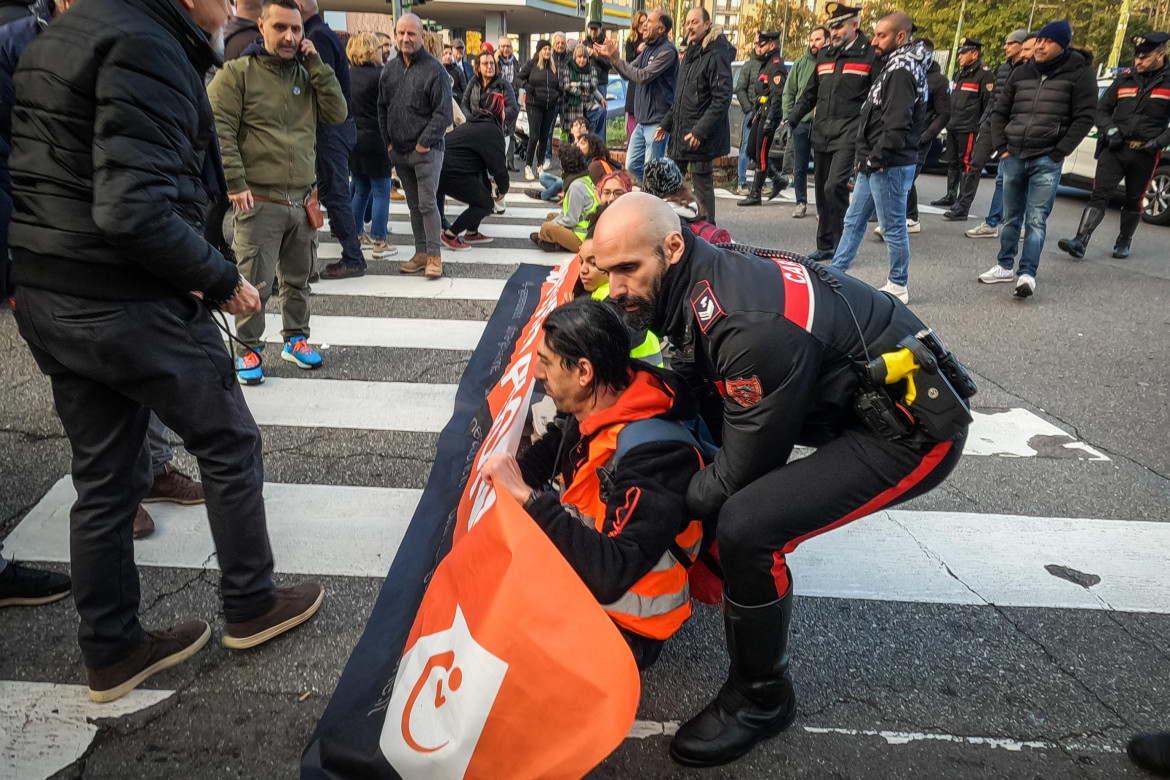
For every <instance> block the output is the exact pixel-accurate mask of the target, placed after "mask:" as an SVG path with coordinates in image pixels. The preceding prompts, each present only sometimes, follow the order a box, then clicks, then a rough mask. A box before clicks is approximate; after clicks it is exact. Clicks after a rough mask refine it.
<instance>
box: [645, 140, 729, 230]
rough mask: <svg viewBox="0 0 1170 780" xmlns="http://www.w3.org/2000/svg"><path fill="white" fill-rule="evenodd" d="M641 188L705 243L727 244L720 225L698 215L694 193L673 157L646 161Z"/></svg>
mask: <svg viewBox="0 0 1170 780" xmlns="http://www.w3.org/2000/svg"><path fill="white" fill-rule="evenodd" d="M642 185H643V186H642V189H643V190H644V191H646V192H648V193H650V194H651V195H654V196H655V197H658V198H662V200H664V201H666V202H667V203H669V204H670V208H671V209H672V210H673V211H674V213H675V214H678V216H679V219H681V220H682V221H683V223H684V224H686V225H687V226H688V227H690V229H691V232H692V233H694V234H695V235H696V236H698V237H699V238H701V239H703V240H704V241H706V242H707V243H708V244H730V243H731V234H730V233H728V232H727V231H726V230H724V229H723V228H721V227H716V226H715V225H712V224H711V223H710V222H706V221H704V220H701V219H699V218H698V216H699V204H698V201H697V200H696V199H695V193H693V192H691V188H690V187H688V186H687V185H686V182H684V181H683V177H682V172H681V171H680V170H679V168H678V165H677V164H676V163H675V161H674V160H672V159H670V158H669V157H660V158H658V159H657V160H651V161H650V162H648V163H646V172H645V174H644V177H643V179H642Z"/></svg>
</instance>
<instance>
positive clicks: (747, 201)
mask: <svg viewBox="0 0 1170 780" xmlns="http://www.w3.org/2000/svg"><path fill="white" fill-rule="evenodd" d="M766 178H768V171H767V170H766V169H765V170H762V171H756V175H755V178H753V179H752V191H751V192H749V193H748V195H747V197H746V198H744V199H743V200H741V201H739V202H738V203H737V204H736V205H738V206H758V205H760V196H761V195H762V194H763V192H764V179H766Z"/></svg>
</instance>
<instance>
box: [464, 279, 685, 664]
mask: <svg viewBox="0 0 1170 780" xmlns="http://www.w3.org/2000/svg"><path fill="white" fill-rule="evenodd" d="M629 351H630V341H629V335H628V333H627V331H626V327H625V325H624V324H623V323H622V321H621V317H620V315H619V314H618V313H617V312H616V311H615V310H614V309H613V307H612V306H610V305H608V304H603V303H599V302H597V301H593V300H588V299H584V298H582V299H579V300H575V301H573V302H571V303H567V304H565V305H564V306H561V307H558V308H557V309H554V310H553V311H552V312H551V313H550V314H549V316H548V318H547V319H546V320H545V324H544V335H543V337H542V339H541V343H540V346H539V348H538V351H537V357H538V360H539V362H538V364H537V367H536V372H535V375H536V378H537V379H539V380H541V381H542V382H543V383H544V387H545V392H546V393H547V394H548V397H550V398H552V399H553V401H554V402H555V403H556V406H557V409H558V410H559V411H561V412H563V413H564V416H563V417H562V416H558V419H557V420H556V421H555V422H554V424H552V425H550V426H549V430H548V432H547V433H546V434H545V435H544V436H542V437H541V438H540V439H538V440H537V441H536V442H535V443H534V444H533V445H532V446H531V447H529V448H528V449H527V450H526V451H525V452H524V454H523V455H522V456H521V458H520V459H519V461H517V459H516V457H515V456H513V455H511V454H510V453H506V454H497V455H493V456H491V457H490V458H489V459H488V460H487V461H486V462H485V464H484V466H483V469H482V473H483V474H484V475H485V476H487V477H489V478H491V479H492V480H493V482H494V484H495V488H496V489H497V490H505V491H507V492H508V493H509V494H511V495H512V496H513V497H514V498H515V499H516V500H517V501H518V502H520V503H521V504H523V506H524V509H525V511H526V512H528V514H529V515H530V516H531V517H532V519H533V520H534V521H535V522H536V524H537V525H539V526H540V527H541V528H542V529H544V531H545V533H547V534H548V536H549V538H550V539H551V540H552V542H553V544H554V545H556V547H557V549H558V550H560V551H561V554H562V555H564V556H565V559H566V560H568V562H569V564H570V565H571V566H572V567H573V569H574V570H575V571H576V572H577V574H578V575H580V577H581V579H582V580H583V581H584V583H585V585H586V586H587V587H588V588H589V590H590V591H591V592H592V593H593V595H594V596H595V597H596V598H597V600H598V601H599V602H600V603H601V605H602V606H603V608H604V609H605V611H606V612H607V613H608V614H609V616H610V618H611V619H612V620H613V621H614V623H615V624H617V627H618V629H619V630H620V631H621V633H622V636H624V637H625V639H626V641H627V642H628V643H629V645H630V649H631V650H632V652H633V653H634V658H635V660H636V661H637V662H638V667H639V668H640V669H644V668H646V667H647V666H649V665H650V664H652V663H653V662H654V661H655V660H656V659H657V657H658V653H659V652H660V650H661V648H662V643H663V642H664V641H665V640H666V639H667V638H669V637H670V636H671V635H672V634H673V633H674V632H675V631H677V630H678V628H679V626H681V625H682V624H683V622H684V621H685V620H686V619H687V618H688V617H690V614H691V596H690V587H689V585H688V574H687V570H688V568H689V567H690V566H691V564H692V563H693V561H694V559H695V557H696V556H697V555H698V552H699V545H700V543H701V541H702V536H703V530H702V526H701V524H700V523H698V522H695V521H693V520H691V519H690V518H688V517H687V516H686V507H685V501H684V496H685V493H686V489H687V484H688V481H689V480H690V478H691V476H692V475H694V474H695V473H696V472H698V470H699V469H700V468H702V465H703V463H702V456H701V455H700V453H699V450H698V447H697V445H696V444H695V442H694V440H693V439H691V438H690V434H689V432H687V431H686V429H685V428H683V426H682V424H681V423H680V422H679V421H681V420H688V419H691V418H692V417H693V416H694V415H695V414H696V412H697V406H696V404H695V401H694V399H693V397H692V396H691V394H690V391H689V390H687V388H686V385H685V383H684V382H683V381H682V379H681V378H680V377H678V376H677V375H676V374H674V373H673V372H670V371H663V370H660V369H656V368H652V367H650V366H647V365H646V364H644V363H641V362H638V361H632V360H630V357H629ZM647 421H649V422H647ZM627 429H628V430H627ZM623 431H627V433H628V434H633V437H632V438H631V437H630V436H626V437H623V435H622V434H623ZM647 432H649V433H647Z"/></svg>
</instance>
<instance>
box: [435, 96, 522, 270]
mask: <svg viewBox="0 0 1170 780" xmlns="http://www.w3.org/2000/svg"><path fill="white" fill-rule="evenodd" d="M468 89H470V87H469V88H468ZM505 105H506V99H505V97H504V96H503V95H502V94H500V93H499V92H484V93H483V94H482V95H481V97H480V100H479V103H478V104H477V105H476V107H475V109H474V110H473V111H471V113H469V114H468V119H467V122H466V123H464V124H462V125H460V126H459V127H457V128H455V129H454V130H452V131H451V132H450V133H448V134H447V138H446V146H447V151H446V154H445V155H444V156H443V170H442V173H441V174H440V176H439V189H438V200H439V216H440V217H441V218H442V220H443V235H442V242H443V245H444V246H446V247H447V248H448V249H452V250H454V251H456V252H464V251H466V250H468V249H471V245H472V244H488V243H491V241H492V239H491V238H489V237H488V236H485V235H484V234H483V233H480V232H479V223H480V222H482V221H483V219H484V217H486V216H488V215H489V214H491V213H492V203H493V201H496V200H499V199H502V198H503V197H504V195H505V194H506V193H507V192H508V166H507V161H506V159H505V157H504V149H505V140H504V127H505V120H504V116H505V114H504V112H505V110H506V109H505ZM489 175H490V176H491V177H492V179H494V180H495V183H496V187H497V188H498V191H499V195H498V196H493V195H492V182H491V181H490V180H489V179H488V176H489ZM448 196H450V197H451V198H454V199H455V200H459V201H462V202H464V203H466V204H467V208H466V209H464V211H463V213H462V214H460V215H459V216H458V217H456V218H455V222H454V223H450V222H448V221H447V218H446V214H445V213H444V208H443V199H444V198H446V197H448ZM460 234H462V237H461V236H460Z"/></svg>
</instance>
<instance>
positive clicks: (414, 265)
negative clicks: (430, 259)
mask: <svg viewBox="0 0 1170 780" xmlns="http://www.w3.org/2000/svg"><path fill="white" fill-rule="evenodd" d="M426 267H427V253H426V252H415V253H414V257H412V258H410V259H409V260H407V261H406V262H405V263H403V264H402V265H400V266H398V270H399V271H400V272H402V273H404V274H417V273H418V272H419V271H421V270H423V269H424V268H426Z"/></svg>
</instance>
